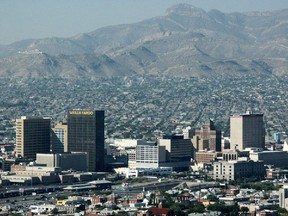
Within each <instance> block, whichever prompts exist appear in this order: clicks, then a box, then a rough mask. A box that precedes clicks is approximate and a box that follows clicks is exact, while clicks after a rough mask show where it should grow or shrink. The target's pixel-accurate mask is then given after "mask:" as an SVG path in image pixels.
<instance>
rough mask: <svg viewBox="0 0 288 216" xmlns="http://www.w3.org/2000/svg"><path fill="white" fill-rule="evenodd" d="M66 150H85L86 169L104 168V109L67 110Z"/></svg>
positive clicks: (101, 169) (99, 169) (96, 169)
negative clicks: (86, 154) (86, 158)
mask: <svg viewBox="0 0 288 216" xmlns="http://www.w3.org/2000/svg"><path fill="white" fill-rule="evenodd" d="M68 151H69V152H87V153H88V170H89V171H103V170H104V111H102V110H101V111H92V110H71V111H69V112H68Z"/></svg>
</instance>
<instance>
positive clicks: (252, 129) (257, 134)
mask: <svg viewBox="0 0 288 216" xmlns="http://www.w3.org/2000/svg"><path fill="white" fill-rule="evenodd" d="M250 147H256V148H264V147H265V131H264V122H263V114H253V113H251V112H247V113H246V114H242V115H233V116H231V117H230V149H233V150H235V149H237V150H244V149H245V148H250Z"/></svg>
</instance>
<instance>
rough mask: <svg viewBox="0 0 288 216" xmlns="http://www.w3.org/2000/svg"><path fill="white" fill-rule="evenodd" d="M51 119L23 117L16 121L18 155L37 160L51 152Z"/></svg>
mask: <svg viewBox="0 0 288 216" xmlns="http://www.w3.org/2000/svg"><path fill="white" fill-rule="evenodd" d="M50 132H51V126H50V119H49V118H41V117H26V116H22V117H21V118H20V119H16V155H17V156H22V157H26V158H31V159H36V154H37V153H49V152H50Z"/></svg>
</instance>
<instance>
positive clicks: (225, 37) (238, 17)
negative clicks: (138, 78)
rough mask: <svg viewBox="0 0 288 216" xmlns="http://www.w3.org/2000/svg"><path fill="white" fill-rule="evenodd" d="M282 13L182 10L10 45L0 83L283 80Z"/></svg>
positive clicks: (285, 27)
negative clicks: (116, 78)
mask: <svg viewBox="0 0 288 216" xmlns="http://www.w3.org/2000/svg"><path fill="white" fill-rule="evenodd" d="M287 20H288V9H286V10H280V11H266V12H251V13H229V14H227V13H222V12H221V11H218V10H211V11H208V12H206V11H204V10H202V9H200V8H196V7H193V6H191V5H188V4H179V5H175V6H173V7H171V8H169V9H167V11H166V14H165V15H164V16H161V17H154V18H151V19H148V20H144V21H142V22H139V23H135V24H129V25H117V26H109V27H105V28H100V29H97V30H95V31H93V32H90V33H86V34H79V35H76V36H74V37H71V38H44V39H37V40H34V39H30V40H24V41H18V42H16V43H13V44H10V45H6V46H1V47H0V57H1V58H0V65H1V67H0V75H1V77H10V78H19V77H21V78H24V79H29V78H31V77H33V78H37V79H40V78H43V77H45V78H47V77H48V78H49V77H52V76H53V77H61V78H65V79H82V78H83V79H84V78H88V79H98V78H101V77H113V76H127V75H128V76H129V75H131V74H135V73H136V74H153V75H157V76H179V77H191V76H200V77H201V76H204V77H205V76H209V77H210V76H214V75H217V76H219V75H225V76H227V75H232V76H242V75H247V74H250V73H253V74H259V75H260V74H262V73H264V74H273V75H278V76H281V75H285V74H287V71H288V64H287V58H288V52H287V51H288V38H287V33H288V22H287Z"/></svg>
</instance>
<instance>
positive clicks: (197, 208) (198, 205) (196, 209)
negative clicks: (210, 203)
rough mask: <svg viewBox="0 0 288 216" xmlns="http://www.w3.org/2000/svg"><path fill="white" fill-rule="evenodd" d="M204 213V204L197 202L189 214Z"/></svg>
mask: <svg viewBox="0 0 288 216" xmlns="http://www.w3.org/2000/svg"><path fill="white" fill-rule="evenodd" d="M194 212H195V213H204V212H205V206H204V205H203V203H200V202H196V203H195V204H194V205H193V206H192V207H191V208H190V209H189V213H194Z"/></svg>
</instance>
